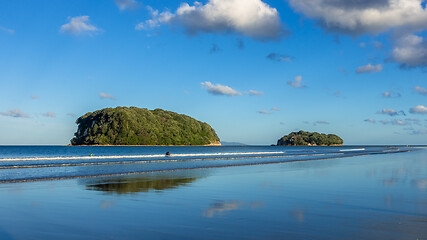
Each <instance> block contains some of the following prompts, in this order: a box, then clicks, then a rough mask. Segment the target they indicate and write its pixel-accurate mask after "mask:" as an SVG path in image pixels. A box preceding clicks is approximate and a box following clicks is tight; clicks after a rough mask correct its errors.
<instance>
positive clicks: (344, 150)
mask: <svg viewBox="0 0 427 240" xmlns="http://www.w3.org/2000/svg"><path fill="white" fill-rule="evenodd" d="M365 150H366V149H364V148H353V149H341V150H340V152H351V151H365Z"/></svg>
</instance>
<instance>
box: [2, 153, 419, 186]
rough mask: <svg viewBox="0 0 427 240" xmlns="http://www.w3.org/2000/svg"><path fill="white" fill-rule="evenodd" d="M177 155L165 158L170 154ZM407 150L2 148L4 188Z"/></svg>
mask: <svg viewBox="0 0 427 240" xmlns="http://www.w3.org/2000/svg"><path fill="white" fill-rule="evenodd" d="M19 149H20V150H19ZM166 150H168V151H171V152H172V155H170V156H165V151H166ZM409 150H412V149H411V148H408V147H368V146H366V147H360V146H359V147H351V146H350V147H348V146H347V147H271V146H268V147H265V146H262V147H261V146H258V147H257V146H245V147H61V146H56V147H52V146H43V147H0V171H1V175H0V183H5V182H23V181H35V180H56V179H70V178H82V177H94V176H113V175H123V174H135V173H142V172H162V171H163V172H164V171H174V170H183V169H203V168H215V167H227V166H244V165H257V164H267V163H269V164H272V163H282V162H293V161H307V160H322V159H329V158H337V157H352V156H358V155H369V154H385V153H397V152H402V151H409Z"/></svg>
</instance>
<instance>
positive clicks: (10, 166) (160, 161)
mask: <svg viewBox="0 0 427 240" xmlns="http://www.w3.org/2000/svg"><path fill="white" fill-rule="evenodd" d="M342 154H344V153H329V154H326V153H318V154H302V155H279V156H252V157H248V156H246V157H221V158H193V159H191V158H190V159H167V160H166V159H159V160H144V161H114V162H83V163H58V164H34V165H9V166H7V165H6V166H0V169H18V168H44V167H78V166H99V165H114V164H141V163H143V164H146V163H147V164H148V163H165V162H196V161H218V160H239V159H261V158H264V159H268V158H291V157H315V156H329V155H342Z"/></svg>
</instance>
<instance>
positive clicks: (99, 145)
mask: <svg viewBox="0 0 427 240" xmlns="http://www.w3.org/2000/svg"><path fill="white" fill-rule="evenodd" d="M64 146H66V147H221V146H223V145H221V144H220V143H218V144H206V145H110V144H105V145H102V144H96V145H71V144H68V145H64Z"/></svg>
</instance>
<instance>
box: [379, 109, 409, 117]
mask: <svg viewBox="0 0 427 240" xmlns="http://www.w3.org/2000/svg"><path fill="white" fill-rule="evenodd" d="M377 114H385V115H389V116H397V115H400V114H401V115H404V116H405V115H406V114H405V112H403V111H399V112H398V111H396V110H394V109H386V108H383V109H382V110H381V111H377Z"/></svg>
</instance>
